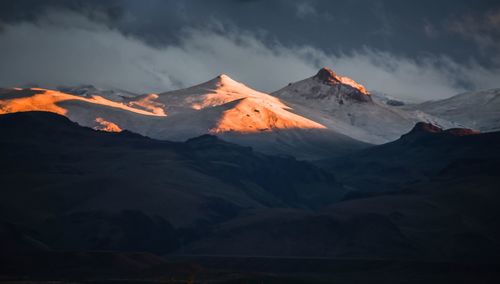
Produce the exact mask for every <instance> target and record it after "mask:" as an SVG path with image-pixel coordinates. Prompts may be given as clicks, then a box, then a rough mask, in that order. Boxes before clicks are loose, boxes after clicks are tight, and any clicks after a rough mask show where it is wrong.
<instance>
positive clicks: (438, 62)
mask: <svg viewBox="0 0 500 284" xmlns="http://www.w3.org/2000/svg"><path fill="white" fill-rule="evenodd" d="M402 2H404V3H402ZM431 4H432V9H431V8H430V7H431ZM498 6H499V5H498V4H496V2H495V1H451V0H447V1H420V2H418V3H417V2H415V3H413V4H412V3H409V2H407V1H358V0H354V1H312V0H311V1H305V0H303V1H300V0H297V1H284V0H276V1H230V0H218V1H216V0H215V1H169V0H165V1H159V0H158V1H154V0H150V1H132V0H125V1H113V0H110V1H77V0H67V1H26V0H24V1H19V0H18V1H2V2H0V23H1V22H3V24H2V25H1V26H2V27H3V32H2V33H1V34H0V43H2V49H3V50H2V52H1V53H0V57H1V60H2V61H3V62H4V64H3V67H0V72H1V75H2V76H1V80H0V84H3V85H5V84H20V83H22V82H21V80H25V81H24V82H39V83H40V84H77V83H94V84H99V85H103V86H110V87H121V88H128V89H132V90H135V91H152V90H165V89H171V88H177V87H182V86H187V85H189V84H193V83H197V82H200V81H203V80H206V79H209V78H211V77H213V76H215V75H217V73H220V72H225V73H230V75H233V76H235V77H236V79H239V80H241V81H245V82H248V83H249V84H250V85H251V86H253V87H256V88H258V89H263V90H266V91H271V90H274V89H277V88H279V87H281V86H283V85H284V84H286V83H288V82H289V81H293V80H298V79H301V78H303V77H306V76H309V75H312V74H313V73H314V72H315V69H316V68H318V67H321V66H331V67H333V68H334V69H336V70H337V71H339V73H341V74H342V73H343V74H346V75H349V76H352V77H354V78H355V79H356V80H359V81H361V82H362V83H365V84H366V85H367V87H368V88H370V89H376V90H380V91H384V92H387V93H390V94H394V95H401V96H405V97H414V98H415V97H419V98H426V99H427V98H436V97H444V96H449V95H452V94H453V93H454V92H460V91H463V90H466V89H476V88H490V87H498V80H497V79H498V77H497V76H498V75H499V74H500V72H499V71H498V64H499V63H498V62H495V60H491V58H494V56H495V52H496V51H497V50H496V49H495V48H491V47H488V48H485V47H484V46H485V42H486V45H488V42H492V41H493V42H495V41H494V40H495V39H497V38H498V34H496V30H495V29H486V28H480V29H479V30H480V31H481V33H480V34H481V37H482V39H486V41H485V40H478V39H474V38H470V37H467V33H468V32H469V31H470V30H471V29H472V27H475V28H474V30H475V31H477V30H478V29H477V27H478V26H484V25H487V24H495V23H496V20H495V19H496V18H495V15H496V14H494V11H497V10H498V9H497V8H498ZM484 15H492V16H491V17H490V18H489V19H490V20H488V21H486V22H485V21H483V20H481V17H484ZM464 17H469V18H472V19H474V20H471V21H464V20H463V19H464ZM457 23H458V24H457ZM453 25H454V26H453ZM450 27H454V28H450ZM35 39H36V40H35ZM2 41H3V42H2ZM496 42H498V40H497V41H496ZM4 43H6V44H4ZM20 46H22V47H20ZM20 62H22V63H23V64H28V65H29V64H30V62H31V64H33V63H36V64H37V65H38V66H44V65H45V66H46V65H49V66H50V65H52V67H48V68H45V69H44V70H43V72H42V71H40V70H39V69H37V68H33V69H32V70H29V72H27V71H26V70H25V69H23V68H21V67H19V66H21V65H19V63H20ZM16 65H17V66H16ZM9 70H10V71H9ZM37 70H38V71H37ZM264 70H265V71H264ZM495 84H496V85H495Z"/></svg>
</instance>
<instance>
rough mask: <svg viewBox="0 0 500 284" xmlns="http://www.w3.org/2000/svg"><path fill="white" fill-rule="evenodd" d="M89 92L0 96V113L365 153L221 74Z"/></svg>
mask: <svg viewBox="0 0 500 284" xmlns="http://www.w3.org/2000/svg"><path fill="white" fill-rule="evenodd" d="M87 89H89V88H84V89H81V88H74V89H67V91H68V92H71V94H68V93H64V92H61V91H53V90H46V89H3V90H2V91H1V93H0V113H11V112H23V111H49V112H54V113H58V114H62V115H64V116H66V117H68V118H69V119H71V120H73V121H75V122H77V123H79V124H80V125H83V126H88V127H92V128H94V129H100V130H105V131H120V130H123V129H126V130H129V131H132V132H136V133H139V134H142V135H146V136H149V137H152V138H156V139H164V140H173V141H184V140H187V139H189V138H192V137H196V136H200V135H203V134H214V135H217V136H220V137H222V138H223V139H225V140H228V141H232V142H236V143H239V144H242V145H245V146H251V147H254V148H255V149H256V150H259V151H262V152H267V153H272V154H286V155H294V156H296V157H298V158H306V159H309V158H310V159H314V158H321V157H324V156H325V155H326V156H331V155H335V154H343V153H345V152H348V151H351V150H355V149H359V148H362V147H366V144H364V143H361V142H359V141H356V140H354V139H352V138H350V137H347V136H345V135H342V134H339V133H336V132H335V131H331V130H329V129H327V128H326V127H325V126H324V125H322V124H320V123H318V122H315V121H313V120H311V119H308V118H306V117H303V116H300V115H298V114H296V113H295V112H294V111H293V110H292V109H291V108H290V107H288V106H287V105H286V104H284V103H283V102H282V101H281V100H280V99H278V98H276V97H273V96H270V95H268V94H265V93H262V92H258V91H255V90H253V89H251V88H249V87H247V86H245V85H244V84H241V83H238V82H236V81H234V80H232V79H231V78H229V77H228V76H227V75H220V76H218V77H216V78H214V79H212V80H210V81H208V82H205V83H202V84H200V85H196V86H193V87H190V88H186V89H182V90H178V91H172V92H166V93H160V94H145V95H139V96H129V95H121V94H122V93H121V92H118V93H117V92H106V94H107V95H106V97H108V98H104V97H103V96H99V95H98V94H99V90H97V89H95V88H94V89H92V88H90V90H87Z"/></svg>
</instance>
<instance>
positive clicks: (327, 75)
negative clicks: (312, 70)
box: [314, 67, 340, 84]
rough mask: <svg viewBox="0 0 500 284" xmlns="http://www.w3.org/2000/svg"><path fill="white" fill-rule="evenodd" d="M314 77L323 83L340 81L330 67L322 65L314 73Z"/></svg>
mask: <svg viewBox="0 0 500 284" xmlns="http://www.w3.org/2000/svg"><path fill="white" fill-rule="evenodd" d="M314 78H316V79H318V80H319V81H321V82H323V83H326V84H328V83H337V84H338V83H340V79H339V77H338V76H337V73H335V72H334V71H333V70H332V69H330V68H328V67H323V68H321V69H319V71H318V73H316V75H314Z"/></svg>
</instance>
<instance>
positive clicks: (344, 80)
mask: <svg viewBox="0 0 500 284" xmlns="http://www.w3.org/2000/svg"><path fill="white" fill-rule="evenodd" d="M313 78H315V79H317V80H318V81H320V82H321V83H323V84H326V85H331V86H335V85H338V84H342V85H346V86H348V87H350V88H353V89H356V90H357V91H358V92H360V93H361V94H362V95H370V93H369V92H368V91H367V90H366V88H365V87H364V86H363V85H361V84H359V83H357V82H356V81H354V80H353V79H351V78H349V77H343V76H339V75H337V73H335V71H333V70H332V69H330V68H328V67H323V68H321V69H319V71H318V73H316V75H314V77H313Z"/></svg>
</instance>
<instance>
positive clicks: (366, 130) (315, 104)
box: [272, 68, 455, 144]
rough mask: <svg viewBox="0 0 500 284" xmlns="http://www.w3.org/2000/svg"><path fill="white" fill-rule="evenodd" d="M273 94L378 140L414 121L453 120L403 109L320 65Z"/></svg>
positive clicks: (331, 124)
mask: <svg viewBox="0 0 500 284" xmlns="http://www.w3.org/2000/svg"><path fill="white" fill-rule="evenodd" d="M272 95H274V96H276V97H278V98H280V99H281V100H283V101H284V102H285V103H286V104H287V105H289V106H291V107H292V109H293V110H294V111H295V112H296V113H298V114H300V115H302V116H305V117H308V118H310V119H313V120H314V121H316V122H318V123H321V124H322V125H324V126H326V127H327V128H328V129H330V130H333V131H335V132H338V133H342V134H344V135H347V136H349V137H352V138H354V139H357V140H360V141H364V142H368V143H374V144H380V143H385V142H388V141H392V140H395V139H397V138H399V137H400V136H401V135H402V134H403V133H406V132H408V131H409V130H410V129H411V128H412V127H413V126H414V125H415V123H416V122H419V121H425V122H430V123H433V124H436V125H439V126H441V127H443V128H450V127H455V125H454V124H453V123H450V122H448V121H445V120H443V119H439V118H436V117H433V116H431V115H428V114H425V113H423V112H421V111H418V110H403V109H400V108H398V107H395V106H392V105H390V104H387V103H386V102H385V101H381V100H378V99H373V97H372V95H371V94H370V93H369V92H368V91H367V90H366V88H365V87H363V86H362V85H361V84H359V83H357V82H355V81H354V80H352V79H350V78H347V77H342V76H339V75H337V74H336V73H335V72H333V71H332V70H331V69H328V68H322V69H321V70H319V72H318V73H317V74H316V75H314V76H313V77H310V78H307V79H305V80H302V81H299V82H296V83H291V84H289V85H288V86H286V87H284V88H283V89H281V90H278V91H276V92H274V93H273V94H272Z"/></svg>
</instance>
